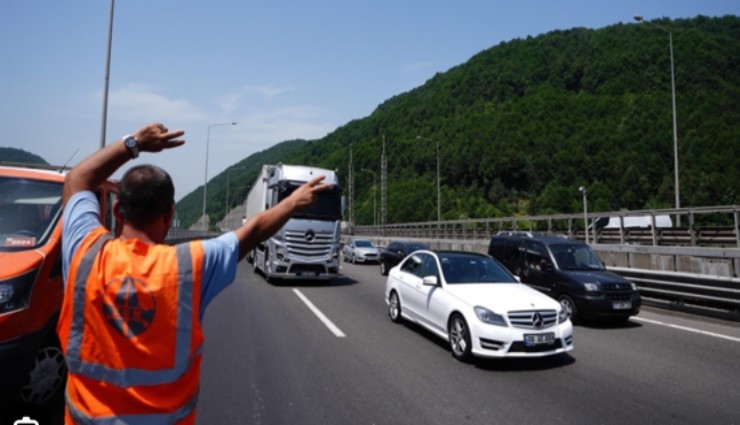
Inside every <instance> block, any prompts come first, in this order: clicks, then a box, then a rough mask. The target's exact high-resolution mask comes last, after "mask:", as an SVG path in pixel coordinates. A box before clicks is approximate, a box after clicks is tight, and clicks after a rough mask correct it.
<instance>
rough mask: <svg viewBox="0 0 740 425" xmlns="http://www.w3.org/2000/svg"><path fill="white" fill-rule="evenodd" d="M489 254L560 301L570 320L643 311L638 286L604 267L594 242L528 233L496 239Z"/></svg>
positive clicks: (616, 317) (625, 317)
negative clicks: (594, 247) (593, 247)
mask: <svg viewBox="0 0 740 425" xmlns="http://www.w3.org/2000/svg"><path fill="white" fill-rule="evenodd" d="M488 255H490V256H491V257H493V258H495V259H496V260H498V261H500V262H501V263H502V264H504V265H505V266H506V267H507V268H508V269H509V271H511V272H512V273H513V274H515V275H516V276H519V278H520V279H521V281H522V283H526V284H527V285H529V286H531V287H533V288H535V289H537V290H539V291H541V292H544V293H545V294H547V295H549V296H551V297H552V298H554V299H556V300H558V301H560V304H561V305H562V306H563V307H565V309H566V310H568V311H569V312H570V315H571V320H573V321H576V320H577V319H613V320H622V321H626V320H628V319H629V317H630V316H634V315H636V314H637V313H639V312H640V305H641V304H642V300H641V298H640V294H639V292H638V291H637V286H636V285H635V284H634V283H632V282H630V281H629V280H627V279H625V278H623V277H622V276H620V275H618V274H616V273H612V272H610V271H608V270H606V268H605V267H604V263H603V262H602V261H601V260H600V259H599V257H598V256H597V255H596V253H595V252H594V251H593V249H591V247H590V246H588V245H586V244H585V243H583V242H579V241H575V240H572V239H568V238H565V237H560V236H549V235H547V236H546V235H537V234H532V233H529V232H516V233H513V232H512V233H509V234H499V235H496V236H494V237H493V238H491V242H490V244H489V245H488Z"/></svg>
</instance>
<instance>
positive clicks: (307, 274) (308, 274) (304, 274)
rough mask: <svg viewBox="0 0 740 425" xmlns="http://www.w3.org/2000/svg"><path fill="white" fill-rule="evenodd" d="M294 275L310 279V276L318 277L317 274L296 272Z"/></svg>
mask: <svg viewBox="0 0 740 425" xmlns="http://www.w3.org/2000/svg"><path fill="white" fill-rule="evenodd" d="M296 274H297V275H298V276H299V277H310V276H318V275H319V274H318V273H317V272H298V273H296Z"/></svg>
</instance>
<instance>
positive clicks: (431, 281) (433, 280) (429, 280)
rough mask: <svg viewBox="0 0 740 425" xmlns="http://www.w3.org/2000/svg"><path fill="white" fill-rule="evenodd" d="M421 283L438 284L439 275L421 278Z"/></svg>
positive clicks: (427, 284)
mask: <svg viewBox="0 0 740 425" xmlns="http://www.w3.org/2000/svg"><path fill="white" fill-rule="evenodd" d="M421 283H422V284H424V285H426V286H437V284H438V283H439V282H438V281H437V276H434V275H430V276H424V278H423V279H422V280H421Z"/></svg>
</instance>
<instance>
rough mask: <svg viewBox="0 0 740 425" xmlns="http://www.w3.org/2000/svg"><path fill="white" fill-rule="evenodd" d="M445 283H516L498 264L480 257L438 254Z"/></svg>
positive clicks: (461, 254) (462, 254)
mask: <svg viewBox="0 0 740 425" xmlns="http://www.w3.org/2000/svg"><path fill="white" fill-rule="evenodd" d="M439 262H440V264H441V265H442V273H444V277H445V281H446V282H447V283H449V284H455V283H516V280H515V279H514V277H513V276H512V275H511V274H510V273H509V272H508V271H506V269H504V267H503V266H501V265H500V264H499V263H497V262H496V261H494V260H493V259H491V258H490V257H485V256H482V255H470V254H464V253H440V254H439Z"/></svg>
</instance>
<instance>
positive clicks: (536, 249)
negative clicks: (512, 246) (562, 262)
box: [524, 240, 549, 270]
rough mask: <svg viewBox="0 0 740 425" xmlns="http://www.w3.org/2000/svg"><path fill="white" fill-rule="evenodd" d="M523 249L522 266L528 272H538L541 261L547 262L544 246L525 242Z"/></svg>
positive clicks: (534, 242) (538, 243) (533, 242)
mask: <svg viewBox="0 0 740 425" xmlns="http://www.w3.org/2000/svg"><path fill="white" fill-rule="evenodd" d="M524 247H525V248H526V251H525V256H524V264H525V265H526V266H527V268H529V269H530V270H540V268H541V265H542V260H547V259H548V258H549V257H548V255H547V250H546V249H545V246H544V245H542V244H541V243H540V242H536V241H530V240H528V241H525V244H524Z"/></svg>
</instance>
